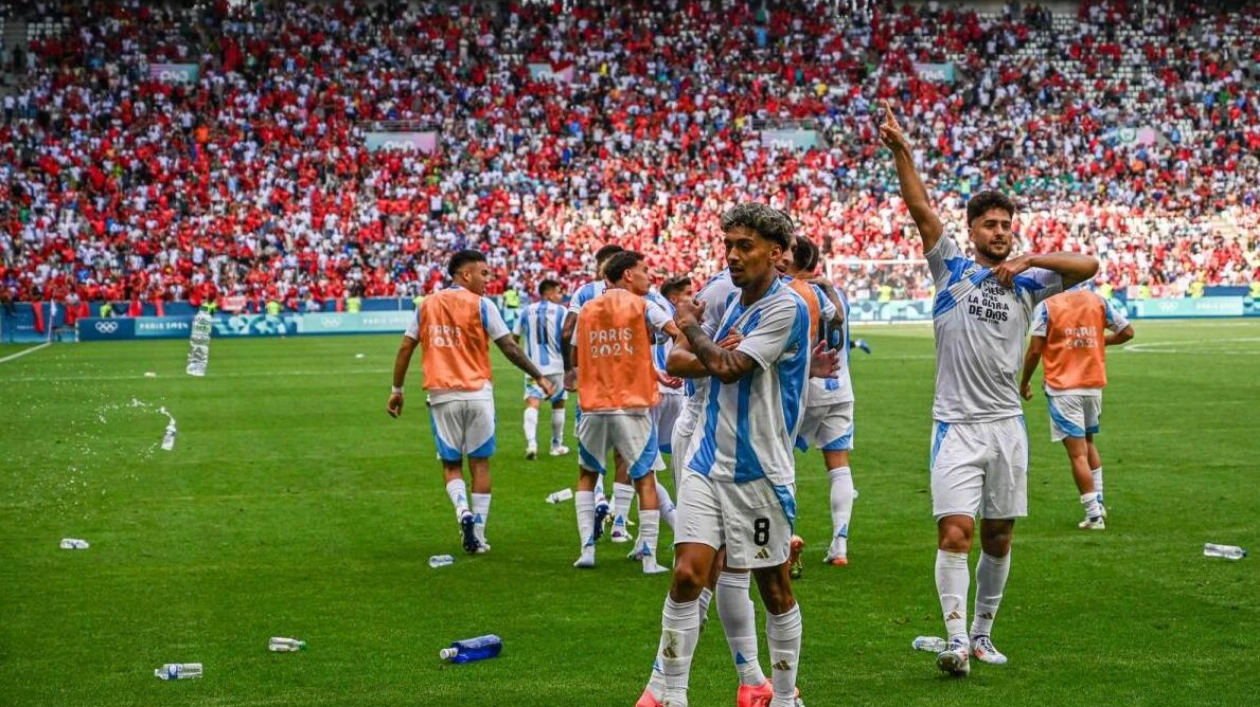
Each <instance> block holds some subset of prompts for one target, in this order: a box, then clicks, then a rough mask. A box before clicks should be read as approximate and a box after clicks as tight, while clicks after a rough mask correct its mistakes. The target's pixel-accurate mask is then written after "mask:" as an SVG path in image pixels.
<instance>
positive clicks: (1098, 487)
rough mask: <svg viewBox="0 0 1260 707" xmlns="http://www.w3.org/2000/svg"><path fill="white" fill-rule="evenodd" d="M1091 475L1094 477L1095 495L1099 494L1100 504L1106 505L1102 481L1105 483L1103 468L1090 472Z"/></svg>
mask: <svg viewBox="0 0 1260 707" xmlns="http://www.w3.org/2000/svg"><path fill="white" fill-rule="evenodd" d="M1089 473H1091V474H1093V475H1094V493H1096V494H1098V502H1099V503H1104V501H1103V490H1102V481H1103V479H1102V467H1101V466H1100V467H1098V468H1097V469H1094V470H1092V471H1090V472H1089Z"/></svg>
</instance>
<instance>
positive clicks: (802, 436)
mask: <svg viewBox="0 0 1260 707" xmlns="http://www.w3.org/2000/svg"><path fill="white" fill-rule="evenodd" d="M796 447H797V448H798V449H800V450H801V451H802V452H804V451H807V450H808V449H810V448H811V447H815V448H818V449H821V450H823V451H824V452H847V451H849V450H850V449H853V401H852V400H850V401H848V402H845V403H831V404H830V405H818V406H813V407H810V406H806V407H805V414H804V415H803V416H802V417H801V429H800V432H798V433H797V436H796Z"/></svg>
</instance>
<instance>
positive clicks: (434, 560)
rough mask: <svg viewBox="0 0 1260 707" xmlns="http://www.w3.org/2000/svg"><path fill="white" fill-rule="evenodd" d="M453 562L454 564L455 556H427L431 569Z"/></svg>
mask: <svg viewBox="0 0 1260 707" xmlns="http://www.w3.org/2000/svg"><path fill="white" fill-rule="evenodd" d="M453 564H455V558H454V557H451V556H450V555H434V556H433V557H430V558H429V566H430V567H432V568H433V569H437V568H439V567H446V566H447V565H453Z"/></svg>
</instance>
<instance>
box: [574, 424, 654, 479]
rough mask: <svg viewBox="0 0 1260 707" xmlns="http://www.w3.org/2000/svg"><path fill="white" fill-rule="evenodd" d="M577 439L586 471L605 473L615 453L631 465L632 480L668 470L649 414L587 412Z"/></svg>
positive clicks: (579, 456) (580, 460)
mask: <svg viewBox="0 0 1260 707" xmlns="http://www.w3.org/2000/svg"><path fill="white" fill-rule="evenodd" d="M577 438H578V464H579V465H581V467H582V468H583V469H586V470H587V471H597V472H599V473H601V474H603V473H605V472H606V471H607V464H608V453H609V452H612V451H616V452H617V453H618V454H620V455H621V456H622V457H623V458H625V460H626V461H627V462H628V463H629V465H630V478H631V479H641V478H643V477H644V476H647V475H648V474H649V473H651V472H654V471H660V470H662V469H664V468H665V464H664V462H663V461H661V455H660V453H659V451H658V449H657V446H656V428H655V427H653V426H652V417H651V415H649V414H648V413H647V412H642V413H625V412H623V413H591V412H588V413H586V414H585V415H583V416H582V419H581V420H578V425H577Z"/></svg>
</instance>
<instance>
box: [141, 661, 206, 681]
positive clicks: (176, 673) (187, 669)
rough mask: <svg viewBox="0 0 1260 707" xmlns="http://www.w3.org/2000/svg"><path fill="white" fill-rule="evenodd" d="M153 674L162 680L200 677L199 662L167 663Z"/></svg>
mask: <svg viewBox="0 0 1260 707" xmlns="http://www.w3.org/2000/svg"><path fill="white" fill-rule="evenodd" d="M153 674H154V675H156V676H157V677H159V678H161V679H163V680H193V679H195V678H199V677H201V663H167V664H166V665H163V666H162V667H160V668H158V669H156V670H154V671H153Z"/></svg>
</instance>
